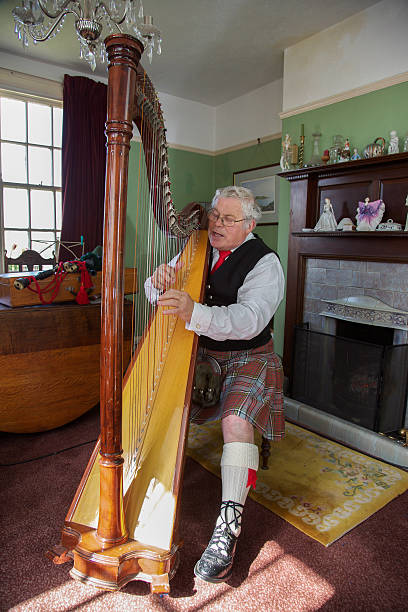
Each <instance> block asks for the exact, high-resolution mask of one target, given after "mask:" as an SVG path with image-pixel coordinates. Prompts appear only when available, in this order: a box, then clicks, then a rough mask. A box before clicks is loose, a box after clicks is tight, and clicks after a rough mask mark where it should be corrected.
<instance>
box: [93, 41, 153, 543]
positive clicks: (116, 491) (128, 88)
mask: <svg viewBox="0 0 408 612" xmlns="http://www.w3.org/2000/svg"><path fill="white" fill-rule="evenodd" d="M105 46H106V50H107V53H108V61H109V76H108V78H109V87H108V91H109V95H108V111H107V121H106V136H107V157H106V186H105V218H104V243H103V249H104V252H103V255H104V256H103V276H102V315H101V385H100V410H101V450H100V460H99V464H100V506H99V522H98V529H97V538H98V539H99V540H100V541H102V542H103V543H104V545H106V546H112V545H115V544H119V543H121V542H124V541H125V540H126V539H127V530H126V525H125V517H124V510H123V457H122V453H123V451H122V376H123V364H122V344H123V304H124V288H123V273H124V272H123V270H124V265H123V264H124V242H125V226H126V202H127V167H128V158H129V150H130V140H131V138H132V133H133V127H132V114H133V104H134V91H135V83H136V68H137V65H138V63H139V61H140V58H141V55H142V53H143V45H142V43H141V42H139V41H138V40H136V39H135V38H133V37H132V36H128V35H125V34H113V35H112V36H109V37H108V38H107V39H106V41H105Z"/></svg>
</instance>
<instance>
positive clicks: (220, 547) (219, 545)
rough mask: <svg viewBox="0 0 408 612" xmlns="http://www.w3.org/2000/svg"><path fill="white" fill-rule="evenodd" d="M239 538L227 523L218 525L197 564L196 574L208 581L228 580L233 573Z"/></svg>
mask: <svg viewBox="0 0 408 612" xmlns="http://www.w3.org/2000/svg"><path fill="white" fill-rule="evenodd" d="M237 540H238V537H237V536H234V534H233V533H232V532H231V531H230V529H229V527H228V525H226V524H225V523H223V524H222V525H220V526H219V527H216V528H215V529H214V532H213V534H212V537H211V540H210V542H209V544H208V546H207V548H206V549H205V551H204V552H203V554H202V555H201V559H200V560H199V561H197V563H196V564H195V567H194V573H195V575H196V576H198V578H201V579H202V580H206V581H207V582H224V580H227V579H228V578H229V577H230V576H231V574H232V564H233V562H234V555H235V549H236V546H237Z"/></svg>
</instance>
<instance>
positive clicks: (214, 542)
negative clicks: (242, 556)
mask: <svg viewBox="0 0 408 612" xmlns="http://www.w3.org/2000/svg"><path fill="white" fill-rule="evenodd" d="M235 539H236V538H235V536H234V535H233V534H232V533H231V532H230V531H229V529H228V527H227V526H226V523H225V526H222V525H218V526H217V527H216V528H215V529H214V533H213V534H212V537H211V540H210V542H209V544H208V547H207V550H211V551H213V552H214V553H216V554H217V555H222V556H224V557H228V555H229V554H230V549H231V546H232V544H233V542H234V540H235Z"/></svg>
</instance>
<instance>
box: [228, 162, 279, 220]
mask: <svg viewBox="0 0 408 612" xmlns="http://www.w3.org/2000/svg"><path fill="white" fill-rule="evenodd" d="M279 172H282V169H281V167H280V164H272V165H271V166H261V167H259V168H251V169H250V170H241V172H234V185H237V186H239V187H246V188H247V189H250V190H251V191H252V193H253V194H254V196H255V200H256V202H257V203H258V204H259V206H260V208H261V210H262V217H261V220H260V222H259V223H258V225H272V224H277V223H278V221H279V181H278V180H277V177H276V175H277V174H278V173H279Z"/></svg>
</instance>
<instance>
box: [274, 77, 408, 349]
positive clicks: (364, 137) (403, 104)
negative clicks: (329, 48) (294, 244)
mask: <svg viewBox="0 0 408 612" xmlns="http://www.w3.org/2000/svg"><path fill="white" fill-rule="evenodd" d="M299 103H300V104H301V100H300V101H299ZM407 109H408V83H401V84H398V85H393V86H392V87H387V88H385V89H381V90H379V91H375V92H371V93H368V94H364V95H362V96H357V97H355V98H352V99H350V100H345V101H343V102H337V103H335V104H330V105H328V106H325V107H323V108H319V109H316V110H313V111H309V112H306V113H301V114H299V115H295V116H293V117H289V118H287V119H284V121H283V125H282V134H283V135H284V134H289V135H290V136H291V139H292V143H299V137H300V126H301V124H302V123H303V124H304V129H305V161H306V162H307V161H308V159H310V157H311V154H312V145H313V139H312V134H313V133H315V132H320V133H321V134H322V136H321V139H320V151H321V153H323V150H324V149H328V148H329V147H330V146H331V144H332V141H333V136H335V135H336V134H341V135H342V136H343V137H345V138H349V140H350V145H351V150H352V149H353V148H354V147H356V148H357V149H358V150H359V153H360V155H361V156H362V150H363V149H364V148H365V146H366V145H367V144H369V143H371V142H373V141H374V140H375V139H376V138H377V137H378V136H382V137H383V138H385V139H386V141H387V145H388V141H389V133H390V131H391V130H397V133H398V136H399V137H400V151H402V145H403V139H404V137H405V135H406V134H407V132H408V121H407ZM350 163H353V162H350ZM283 182H284V183H285V185H282V184H281V186H280V202H279V206H280V212H279V236H278V252H279V254H280V256H281V261H282V263H283V265H284V269H285V271H286V269H287V251H288V238H289V213H290V185H289V183H288V181H285V180H284V179H283ZM284 319H285V308H284V305H281V307H280V308H279V310H278V312H277V314H276V317H275V327H276V338H275V348H276V351H277V352H278V353H279V354H282V353H281V351H282V350H283V329H284Z"/></svg>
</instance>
